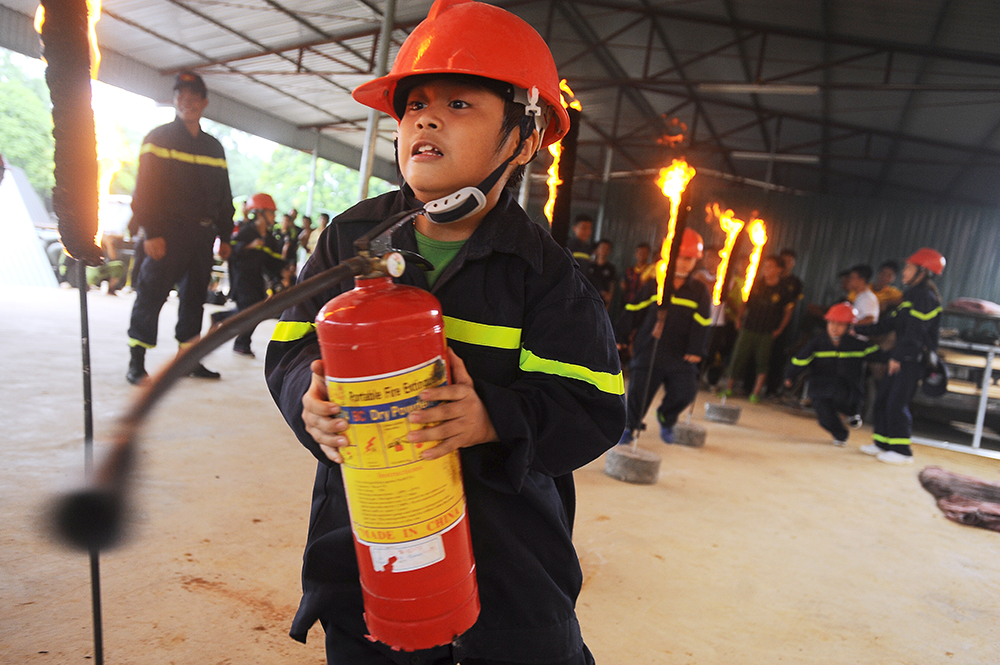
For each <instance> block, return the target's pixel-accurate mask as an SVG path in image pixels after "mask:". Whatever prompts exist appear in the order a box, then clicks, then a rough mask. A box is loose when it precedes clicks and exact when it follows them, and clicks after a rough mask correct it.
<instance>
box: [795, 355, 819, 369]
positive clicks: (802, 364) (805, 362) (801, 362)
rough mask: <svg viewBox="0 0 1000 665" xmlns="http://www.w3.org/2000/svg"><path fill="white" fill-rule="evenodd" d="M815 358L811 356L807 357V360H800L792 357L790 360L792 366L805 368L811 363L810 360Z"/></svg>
mask: <svg viewBox="0 0 1000 665" xmlns="http://www.w3.org/2000/svg"><path fill="white" fill-rule="evenodd" d="M815 357H816V356H814V355H813V356H809V357H808V358H802V359H801V360H800V359H799V358H795V357H793V358H792V364H793V365H796V366H797V367H805V366H806V365H808V364H809V363H811V362H812V359H813V358H815Z"/></svg>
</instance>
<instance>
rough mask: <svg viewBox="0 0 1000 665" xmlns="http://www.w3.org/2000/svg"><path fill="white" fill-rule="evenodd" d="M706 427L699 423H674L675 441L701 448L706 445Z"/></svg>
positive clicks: (682, 444) (679, 443)
mask: <svg viewBox="0 0 1000 665" xmlns="http://www.w3.org/2000/svg"><path fill="white" fill-rule="evenodd" d="M706 434H707V432H706V431H705V428H704V427H702V426H701V425H698V424H697V423H688V424H686V425H684V424H680V423H678V424H677V425H674V443H676V444H678V445H681V446H690V447H691V448H701V447H702V446H704V445H705V436H706Z"/></svg>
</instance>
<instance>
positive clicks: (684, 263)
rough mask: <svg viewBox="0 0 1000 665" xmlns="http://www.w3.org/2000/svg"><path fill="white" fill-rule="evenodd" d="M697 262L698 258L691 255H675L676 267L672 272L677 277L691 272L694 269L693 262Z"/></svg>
mask: <svg viewBox="0 0 1000 665" xmlns="http://www.w3.org/2000/svg"><path fill="white" fill-rule="evenodd" d="M696 263H698V259H697V258H695V257H693V256H678V257H677V268H676V269H675V270H674V274H675V275H676V276H677V277H681V276H684V277H686V276H687V275H690V274H691V271H692V270H694V264H696Z"/></svg>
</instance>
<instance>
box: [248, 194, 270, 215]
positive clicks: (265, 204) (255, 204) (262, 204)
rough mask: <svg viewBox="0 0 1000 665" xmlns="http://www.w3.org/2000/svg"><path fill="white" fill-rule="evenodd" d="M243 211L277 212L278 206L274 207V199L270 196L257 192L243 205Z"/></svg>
mask: <svg viewBox="0 0 1000 665" xmlns="http://www.w3.org/2000/svg"><path fill="white" fill-rule="evenodd" d="M243 209H244V210H246V211H247V212H250V211H252V210H277V209H278V206H276V205H274V199H272V198H271V195H270V194H264V193H263V192H257V193H256V194H254V195H253V196H251V197H250V198H249V199H247V202H246V203H245V204H243Z"/></svg>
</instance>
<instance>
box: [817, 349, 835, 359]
mask: <svg viewBox="0 0 1000 665" xmlns="http://www.w3.org/2000/svg"><path fill="white" fill-rule="evenodd" d="M815 355H816V357H817V358H836V357H837V356H839V355H840V351H817V352H816V354H815Z"/></svg>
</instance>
